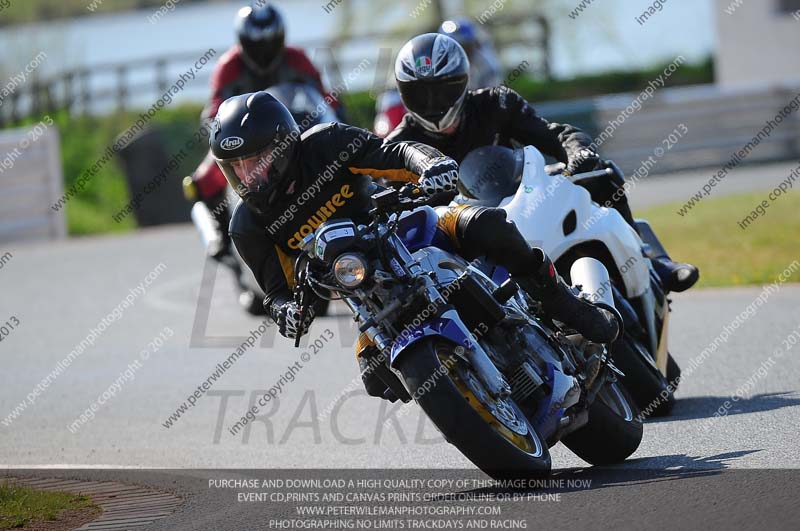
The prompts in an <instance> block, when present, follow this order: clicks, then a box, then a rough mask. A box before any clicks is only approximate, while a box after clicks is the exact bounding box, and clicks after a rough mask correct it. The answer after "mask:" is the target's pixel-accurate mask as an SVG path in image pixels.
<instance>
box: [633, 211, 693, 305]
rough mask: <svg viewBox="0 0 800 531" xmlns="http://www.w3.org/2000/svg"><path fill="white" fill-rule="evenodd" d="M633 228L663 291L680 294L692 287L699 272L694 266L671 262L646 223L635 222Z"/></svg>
mask: <svg viewBox="0 0 800 531" xmlns="http://www.w3.org/2000/svg"><path fill="white" fill-rule="evenodd" d="M634 228H635V229H636V232H638V233H639V236H641V238H642V241H643V242H644V243H645V249H644V251H645V254H646V255H647V257H648V258H650V261H651V263H652V264H653V269H654V270H655V272H656V275H658V278H659V280H661V285H662V287H663V288H664V290H665V291H674V292H676V293H680V292H681V291H686V290H687V289H689V288H691V287H692V286H694V284H695V283H696V282H697V279H699V278H700V270H699V269H698V268H697V267H696V266H693V265H692V264H685V263H682V262H673V261H672V259H671V258H670V257H669V254H667V250H666V249H664V246H663V245H662V244H661V242H660V241H659V239H658V237H657V236H656V234H655V232H653V228H652V227H651V226H650V224H649V223H648V222H646V221H637V222H636V223H635V225H634Z"/></svg>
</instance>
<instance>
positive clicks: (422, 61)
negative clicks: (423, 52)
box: [415, 56, 433, 76]
mask: <svg viewBox="0 0 800 531" xmlns="http://www.w3.org/2000/svg"><path fill="white" fill-rule="evenodd" d="M432 66H433V61H431V58H430V57H427V56H422V57H417V62H416V64H415V67H416V70H417V74H419V75H421V76H427V75H428V74H430V73H431V70H432Z"/></svg>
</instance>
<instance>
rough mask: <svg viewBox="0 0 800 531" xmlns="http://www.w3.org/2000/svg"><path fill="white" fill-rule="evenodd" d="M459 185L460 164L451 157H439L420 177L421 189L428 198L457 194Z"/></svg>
mask: <svg viewBox="0 0 800 531" xmlns="http://www.w3.org/2000/svg"><path fill="white" fill-rule="evenodd" d="M457 184H458V163H457V162H456V161H454V160H453V159H451V158H450V157H439V158H437V159H435V160H434V161H433V163H432V164H431V165H430V166H428V167H427V168H426V169H425V170H424V171H423V172H422V175H420V177H419V183H418V185H419V187H420V188H421V189H422V191H423V192H424V193H425V195H427V196H428V197H432V196H434V195H436V194H441V193H445V192H455V191H456V185H457Z"/></svg>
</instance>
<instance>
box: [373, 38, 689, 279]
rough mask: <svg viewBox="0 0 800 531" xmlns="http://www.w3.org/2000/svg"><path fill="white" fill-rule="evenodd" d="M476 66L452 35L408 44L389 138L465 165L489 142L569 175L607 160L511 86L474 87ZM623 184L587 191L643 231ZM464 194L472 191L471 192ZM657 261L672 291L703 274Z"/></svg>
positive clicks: (399, 65)
mask: <svg viewBox="0 0 800 531" xmlns="http://www.w3.org/2000/svg"><path fill="white" fill-rule="evenodd" d="M469 72H470V65H469V60H468V58H467V55H466V53H465V52H464V50H463V48H462V47H461V46H460V45H459V44H458V43H457V42H456V41H455V40H453V39H451V38H450V37H448V36H446V35H442V34H437V33H427V34H424V35H420V36H418V37H415V38H413V39H411V40H410V41H409V42H408V43H406V44H405V46H403V48H401V50H400V53H399V54H398V57H397V61H396V63H395V79H396V80H397V87H398V89H399V91H400V97H401V98H402V100H403V103H404V104H405V106H406V108H407V109H408V113H407V114H406V115H405V117H404V118H403V121H402V122H401V123H400V125H399V126H398V127H397V128H396V129H395V130H394V131H393V132H391V133H390V134H389V135H388V136H387V137H386V141H387V142H390V141H414V142H422V143H425V144H428V145H430V146H433V147H435V148H436V149H438V150H439V151H441V152H442V153H444V154H445V155H447V156H449V157H452V158H453V159H455V160H456V161H457V162H459V163H460V162H461V161H462V160H463V159H464V157H465V156H466V155H467V154H468V153H469V152H470V151H472V150H473V149H476V148H479V147H482V146H487V145H492V144H499V145H502V146H506V147H514V143H516V144H517V145H533V146H535V147H536V148H538V149H539V151H541V152H542V153H544V154H545V155H549V156H551V157H553V158H554V159H556V160H558V161H559V162H562V163H564V164H565V165H566V170H565V174H566V175H575V174H578V173H584V172H588V171H592V170H594V169H596V168H597V167H598V166H599V165H600V164H602V161H601V160H600V157H599V156H598V154H597V153H595V151H594V149H593V148H592V147H591V145H592V139H591V137H589V135H587V134H586V133H584V132H582V131H580V130H579V129H577V128H575V127H573V126H571V125H566V124H557V123H551V122H548V121H547V120H545V119H544V118H542V117H540V116H538V115H537V114H536V111H535V110H534V109H533V107H532V106H531V105H530V104H529V103H528V102H527V101H525V99H524V98H523V97H522V96H520V95H519V94H517V93H516V92H514V91H513V90H511V89H510V88H508V87H504V86H497V87H489V88H483V89H480V90H475V91H470V90H468V89H467V86H468V83H469ZM509 178H511V176H509ZM624 184H625V179H624V176H623V175H621V174H620V173H619V172H617V171H615V172H614V175H613V176H612V177H611V178H610V179H608V180H606V181H600V180H598V181H596V182H595V183H592V184H590V185H587V190H588V191H589V193H590V194H591V195H592V199H593V200H594V201H596V202H597V203H600V204H610V205H611V206H612V207H613V208H614V209H616V210H617V211H618V212H619V213H620V214H621V215H622V217H623V218H625V220H626V221H627V222H628V223H629V224H630V225H631V226H632V227H633V228H634V229H636V224H635V223H634V219H633V214H632V213H631V209H630V206H629V205H628V198H627V197H626V196H625V194H624V193H620V192H619V190H621V189H622V187H623V185H624ZM462 193H465V195H467V197H469V192H468V191H467V190H462ZM474 208H475V207H471V206H465V205H462V206H460V207H455V208H454V209H453V210H456V212H455V213H454V215H457V216H470V215H471V212H473V209H474ZM653 266H654V268H655V270H656V272H657V273H658V275H659V277H660V278H661V281H662V283H663V285H664V287H665V288H666V289H667V290H668V291H684V290H687V289H689V288H690V287H691V286H692V285H694V283H695V282H697V279H698V276H699V272H698V270H697V268H696V267H695V266H693V265H690V264H684V263H676V262H673V261H672V260H670V259H669V258H668V257H663V258H659V259H656V260H653Z"/></svg>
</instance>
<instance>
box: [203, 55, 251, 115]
mask: <svg viewBox="0 0 800 531" xmlns="http://www.w3.org/2000/svg"><path fill="white" fill-rule="evenodd" d="M243 72H244V63H243V62H242V51H241V49H240V48H239V46H238V45H236V46H234V47H233V48H231V49H229V50H228V51H227V52H225V54H224V55H223V56H222V57H221V58H220V59H219V61H218V62H217V66H215V67H214V72H213V73H212V74H211V101H209V102H208V105H207V106H206V108H205V110H204V111H203V117H204V118H208V119H211V118H214V117H215V116H216V115H217V111H218V110H219V106H220V105H222V102H223V101H225V100H226V99H228V98H230V97H231V96H235V95H236V94H228V92H229V90H226V89H227V88H229V87H230V88H232V87H231V85H234V84H235V83H236V82H237V81H238V80H239V78H240V77H241V76H242V73H243Z"/></svg>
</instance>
